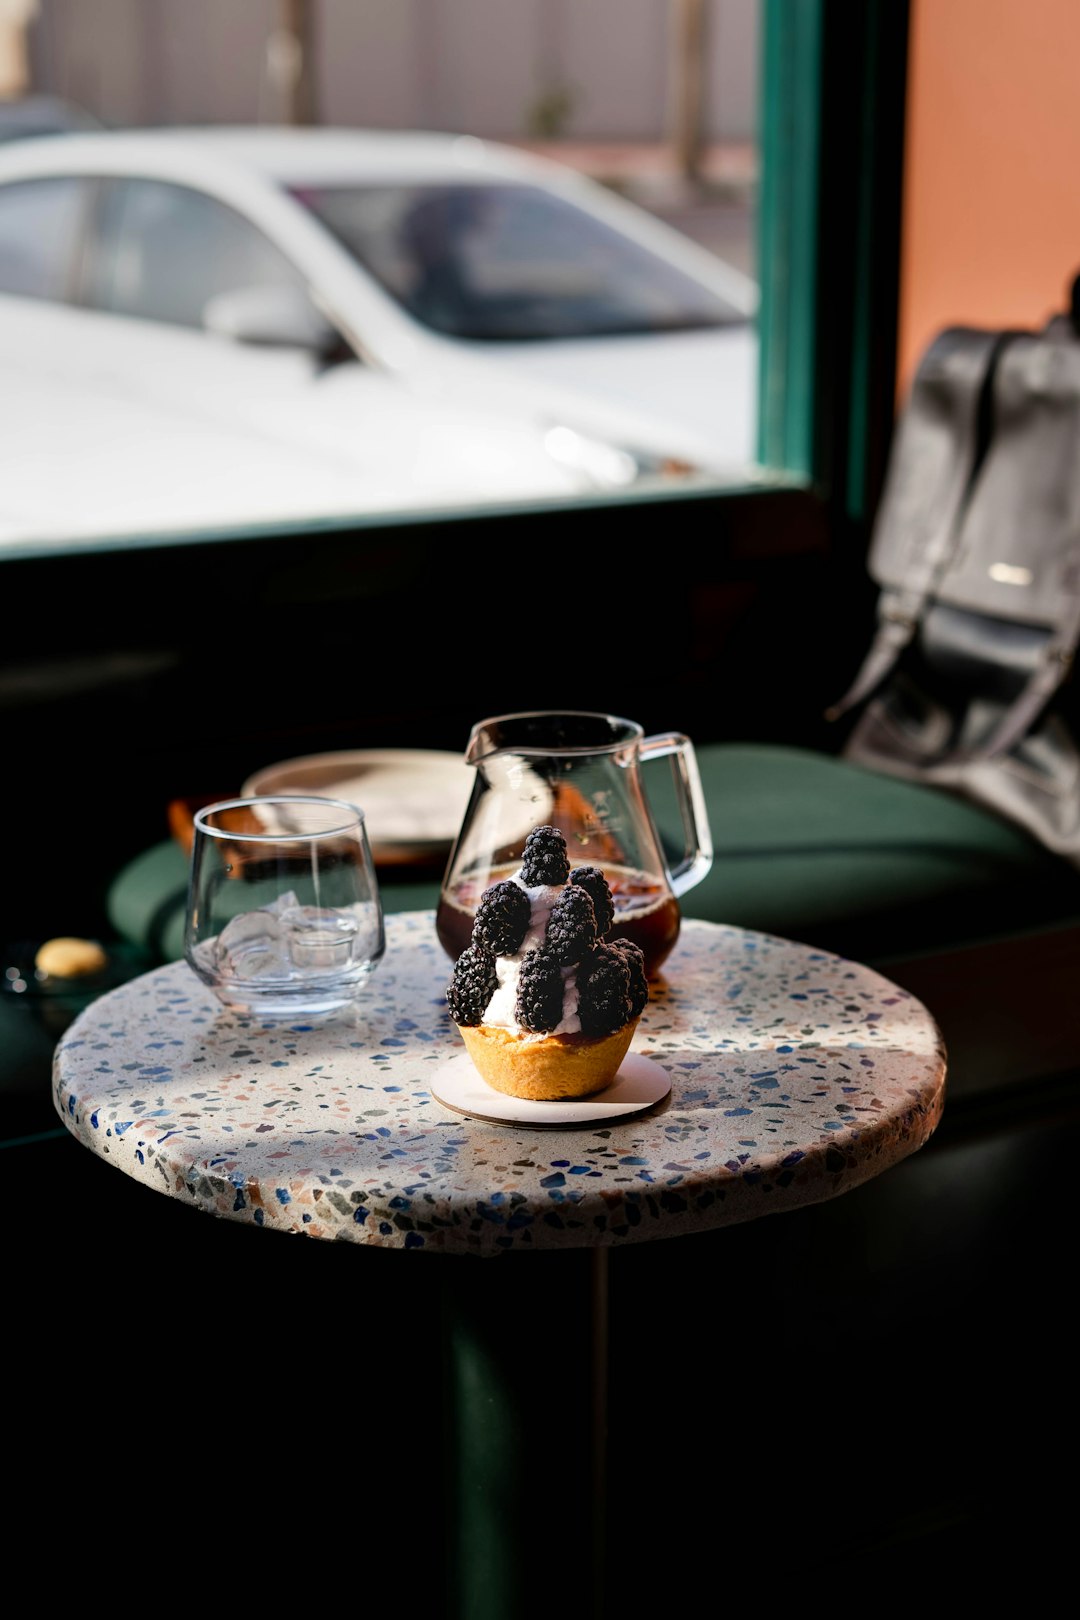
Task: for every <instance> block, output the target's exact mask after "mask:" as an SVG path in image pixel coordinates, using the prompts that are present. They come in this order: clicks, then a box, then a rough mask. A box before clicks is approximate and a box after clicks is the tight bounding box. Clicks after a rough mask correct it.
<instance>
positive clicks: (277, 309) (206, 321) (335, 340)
mask: <svg viewBox="0 0 1080 1620" xmlns="http://www.w3.org/2000/svg"><path fill="white" fill-rule="evenodd" d="M203 326H204V327H205V329H206V330H207V331H208V332H214V333H216V334H217V336H218V337H227V338H232V340H233V342H234V343H251V344H255V345H256V346H258V347H262V348H274V349H306V350H307V351H308V352H309V353H310V354H315V355H318V356H319V357H320V359H326V358H328V357H329V356H331V355H333V354H335V353H337V352H338V351H339V350H340V348H341V341H342V340H341V335H340V333H339V332H338V331H337V329H336V328H335V327H334V326H333V325H332V324H331V323H330V321H328V320H327V319H326V316H325V315H323V314H322V312H321V311H320V310H318V309H316V307H315V305H314V304H313V303H312V301H311V299H310V297H309V296H308V294H307V293H306V292H305V291H304V290H303V288H302V287H237V288H236V289H235V290H234V291H232V292H227V293H218V294H217V296H216V297H214V298H211V299H210V301H209V302H208V303H207V305H206V306H205V308H204V309H203Z"/></svg>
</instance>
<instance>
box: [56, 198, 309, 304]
mask: <svg viewBox="0 0 1080 1620" xmlns="http://www.w3.org/2000/svg"><path fill="white" fill-rule="evenodd" d="M302 285H303V280H302V278H301V276H300V274H299V272H298V271H297V270H296V269H295V267H294V266H293V265H292V264H291V263H290V262H289V260H288V259H287V258H286V256H285V254H284V253H282V252H281V250H280V249H279V248H277V247H275V246H274V244H273V243H272V242H271V241H270V240H269V239H268V238H267V237H266V236H264V235H263V233H262V231H260V230H259V229H258V227H257V226H255V225H252V224H251V223H250V222H249V221H248V220H246V219H244V218H243V217H242V215H240V214H238V213H237V212H236V211H235V210H234V209H232V208H230V207H228V206H227V204H225V203H222V202H219V201H218V200H217V198H216V197H210V196H207V195H206V194H205V193H204V192H200V191H195V190H193V189H192V188H191V187H190V186H181V185H174V184H172V183H171V182H164V181H157V180H126V181H120V182H117V183H115V184H113V185H111V186H110V187H109V189H108V192H107V194H106V196H105V199H104V203H103V207H102V210H101V214H100V216H99V222H98V231H97V243H96V250H95V253H94V256H93V263H92V267H91V271H90V275H89V278H88V285H87V288H86V292H85V298H86V302H87V303H88V304H90V305H91V306H92V307H93V308H95V309H103V310H111V311H113V312H114V313H115V314H118V315H134V316H138V317H139V318H141V319H143V320H150V321H163V322H166V323H167V324H168V325H170V326H189V327H201V326H202V324H203V311H204V310H205V308H206V306H207V304H208V303H209V302H210V300H211V299H212V298H214V297H216V296H217V295H218V294H220V293H230V292H238V291H239V290H240V289H241V288H248V287H282V286H291V287H301V286H302Z"/></svg>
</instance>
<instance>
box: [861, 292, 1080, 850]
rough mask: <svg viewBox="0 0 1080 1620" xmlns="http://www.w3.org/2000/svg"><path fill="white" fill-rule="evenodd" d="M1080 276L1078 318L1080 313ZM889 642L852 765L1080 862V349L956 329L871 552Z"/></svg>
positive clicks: (877, 666)
mask: <svg viewBox="0 0 1080 1620" xmlns="http://www.w3.org/2000/svg"><path fill="white" fill-rule="evenodd" d="M1078 289H1080V278H1078V284H1077V288H1074V295H1073V301H1074V311H1076V310H1077V309H1078V307H1080V294H1078ZM868 567H869V570H870V574H871V577H872V578H873V579H874V581H875V582H876V583H877V584H878V585H879V586H880V587H881V594H880V597H879V599H878V613H877V631H876V634H875V636H874V639H873V642H872V644H871V646H870V649H869V651H868V653H867V655H866V658H865V660H864V662H863V664H862V667H861V669H860V670H859V672H858V674H857V675H856V677H855V680H854V682H853V684H852V686H851V688H850V690H849V691H848V692H847V693H846V695H845V696H844V697H843V698H842V699H841V700H840V701H839V702H838V703H837V704H835V705H834V707H833V708H832V709H830V710H829V717H830V718H832V719H836V718H838V717H839V716H840V715H843V714H845V713H847V712H848V711H849V710H852V709H857V708H860V707H861V711H862V712H861V713H860V714H859V716H858V719H857V720H856V723H855V725H854V727H853V729H852V730H851V732H850V734H849V736H848V739H847V741H846V743H845V745H844V747H843V749H842V754H843V757H844V758H846V759H849V760H852V761H854V762H856V763H859V764H862V765H866V766H869V767H872V768H874V769H877V770H881V771H886V772H889V773H891V774H893V775H898V776H903V777H907V778H909V779H913V780H918V781H922V782H927V783H931V784H933V785H936V786H939V787H942V788H946V789H948V790H950V791H952V792H956V793H960V794H962V795H964V796H966V797H968V798H971V799H973V800H975V801H976V802H978V803H981V804H983V805H984V806H986V807H988V808H990V809H992V810H995V811H997V812H998V813H999V814H1001V815H1003V816H1006V817H1009V818H1011V819H1012V820H1013V821H1015V822H1017V823H1018V824H1019V825H1021V826H1023V827H1025V828H1026V829H1027V831H1028V832H1029V833H1030V834H1031V835H1032V836H1033V837H1034V838H1036V839H1038V840H1040V841H1041V842H1042V843H1043V844H1045V845H1046V846H1047V847H1048V848H1049V849H1051V850H1053V851H1055V852H1056V853H1058V854H1060V855H1062V856H1064V857H1066V858H1067V859H1069V860H1071V861H1074V862H1076V863H1078V864H1080V752H1078V750H1077V746H1076V743H1075V740H1074V737H1073V732H1072V729H1071V727H1070V725H1069V723H1068V720H1067V718H1066V716H1065V715H1064V714H1063V713H1062V712H1061V706H1060V697H1061V689H1062V687H1063V683H1064V682H1065V681H1066V677H1067V676H1068V673H1069V671H1070V668H1071V664H1072V659H1073V655H1074V652H1075V649H1076V646H1077V641H1078V639H1080V337H1078V326H1077V324H1076V323H1075V322H1074V318H1073V317H1072V316H1055V317H1054V319H1052V320H1051V321H1050V322H1049V323H1048V325H1047V326H1046V327H1045V328H1044V329H1043V330H1041V331H1007V332H990V331H980V330H975V329H972V328H968V327H953V328H949V329H948V330H946V331H944V332H942V333H941V334H940V335H939V336H938V337H937V338H936V339H935V341H934V342H933V343H932V344H931V345H930V347H929V349H928V350H927V351H926V353H925V355H924V356H923V359H922V361H921V363H920V365H919V368H918V371H917V373H916V376H915V379H914V383H913V385H912V388H911V392H910V396H909V399H908V401H907V403H906V405H905V408H904V410H903V411H902V413H901V415H900V418H899V421H898V423H897V428H896V432H895V435H894V439H893V444H892V448H891V452H890V457H889V464H888V469H887V475H886V480H885V487H884V490H883V492H882V498H881V502H880V504H879V507H878V511H877V514H876V518H875V522H874V528H873V533H872V536H871V543H870V550H869V556H868Z"/></svg>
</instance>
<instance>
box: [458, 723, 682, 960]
mask: <svg viewBox="0 0 1080 1620" xmlns="http://www.w3.org/2000/svg"><path fill="white" fill-rule="evenodd" d="M662 756H667V757H668V758H669V759H670V761H671V768H672V774H673V778H674V784H675V791H676V802H677V805H678V810H679V817H680V821H681V825H682V837H683V843H684V849H683V851H682V854H681V856H680V857H679V858H677V859H676V860H675V861H674V863H673V864H670V865H669V863H668V861H667V859H666V858H665V855H664V851H663V848H662V846H661V842H660V838H659V836H658V834H657V830H656V826H655V823H654V821H653V817H652V814H651V812H650V810H649V805H648V801H647V800H646V797H645V792H644V788H643V785H642V779H641V768H640V767H641V763H642V761H643V760H650V759H658V758H660V757H662ZM465 761H466V763H467V764H469V765H472V766H474V767H475V769H476V780H475V782H474V783H473V789H472V795H471V797H470V800H469V804H468V808H467V809H466V812H465V819H464V821H463V823H462V827H461V831H460V833H459V834H458V837H457V842H456V843H455V845H454V847H453V849H452V851H451V853H450V859H449V861H448V863H447V867H446V874H445V876H444V878H443V883H442V892H441V894H440V897H439V906H438V911H437V913H436V919H435V927H436V932H437V934H438V936H439V940H440V943H441V944H442V946H443V949H444V950H445V951H446V952H447V954H448V955H449V956H451V957H452V958H454V959H455V960H456V959H457V957H458V956H459V955H460V954H461V952H462V951H463V950H464V949H465V947H466V945H468V943H469V939H470V936H471V933H472V924H473V916H474V914H475V912H476V906H477V903H478V902H479V899H480V896H481V895H482V894H483V892H484V890H485V889H486V888H488V887H489V885H490V884H492V883H497V882H498V881H499V879H500V878H505V877H509V876H510V875H511V874H512V873H513V872H516V871H517V869H518V867H519V866H520V864H521V853H522V848H523V845H524V843H525V839H526V837H527V835H528V834H529V832H530V831H531V830H532V828H533V827H538V826H542V825H547V826H552V827H558V828H559V830H560V832H562V833H563V834H564V836H565V838H566V847H567V854H568V855H569V857H570V865H571V868H573V867H575V866H596V867H599V868H600V870H601V871H602V872H603V873H604V876H605V877H606V878H607V881H608V885H609V887H610V889H611V892H612V896H613V898H614V901H615V923H614V925H613V928H612V934H613V936H619V935H622V936H624V937H626V938H628V939H632V940H634V941H635V942H636V943H637V944H638V945H640V946H641V949H642V950H643V952H644V953H645V963H646V968H647V969H648V971H649V972H650V973H655V972H656V970H657V968H659V966H660V964H661V962H663V961H664V959H665V958H666V957H667V955H668V953H669V952H670V950H671V948H672V946H673V945H674V944H675V941H676V939H677V938H678V937H679V921H680V911H679V900H678V897H679V896H680V895H682V894H685V893H686V891H687V890H688V889H690V888H692V887H693V885H694V884H695V883H700V881H701V879H702V878H703V877H704V876H705V874H706V873H707V872H708V870H709V868H710V867H711V865H712V859H713V851H712V838H711V836H710V833H709V820H708V814H707V812H706V809H705V800H704V796H703V794H702V791H701V779H700V777H699V775H698V767H697V759H696V756H695V754H694V748H693V744H692V743H691V741H690V739H689V738H688V737H684V736H682V735H681V734H680V733H677V732H671V733H669V734H668V735H666V736H657V737H646V736H644V735H643V734H642V728H641V726H639V725H637V724H636V722H635V721H633V720H623V719H620V718H619V716H617V715H612V714H592V713H588V712H585V711H580V710H578V711H568V712H565V713H557V712H554V711H548V710H534V711H532V712H530V713H525V714H501V715H496V716H495V717H494V718H492V719H489V720H480V721H478V722H477V724H476V725H475V726H474V727H473V729H472V732H471V734H470V737H469V744H468V747H467V748H466V750H465Z"/></svg>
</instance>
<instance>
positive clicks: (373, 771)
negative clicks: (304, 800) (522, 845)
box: [241, 748, 474, 863]
mask: <svg viewBox="0 0 1080 1620" xmlns="http://www.w3.org/2000/svg"><path fill="white" fill-rule="evenodd" d="M473 779H474V776H473V770H472V768H471V766H468V765H466V764H465V761H464V760H463V759H462V757H461V755H460V754H451V753H446V752H443V751H441V750H437V749H422V748H418V749H409V748H386V749H360V750H353V751H350V752H345V753H331V754H305V755H303V756H301V757H300V758H298V759H286V760H282V761H281V762H280V763H279V764H277V765H267V766H265V767H264V769H262V770H260V771H256V772H255V773H254V775H252V776H249V777H248V779H247V781H246V782H245V783H244V785H243V787H242V789H241V793H242V795H243V797H244V798H264V797H265V796H266V795H268V794H271V793H317V794H320V795H324V796H325V797H327V798H331V799H345V800H347V801H348V802H349V803H350V804H355V805H357V806H358V807H359V808H360V809H361V810H362V811H363V812H364V819H365V822H366V824H367V833H368V841H369V843H370V844H371V852H372V855H373V856H374V858H375V860H376V861H377V862H383V863H390V862H409V861H416V860H428V859H431V858H433V857H434V856H436V855H442V854H445V855H448V854H449V852H450V846H451V845H452V844H453V842H454V839H455V838H456V837H457V835H458V833H459V831H460V829H461V824H462V821H463V820H464V818H465V810H466V807H467V806H468V803H469V795H470V793H471V792H472V785H473Z"/></svg>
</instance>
